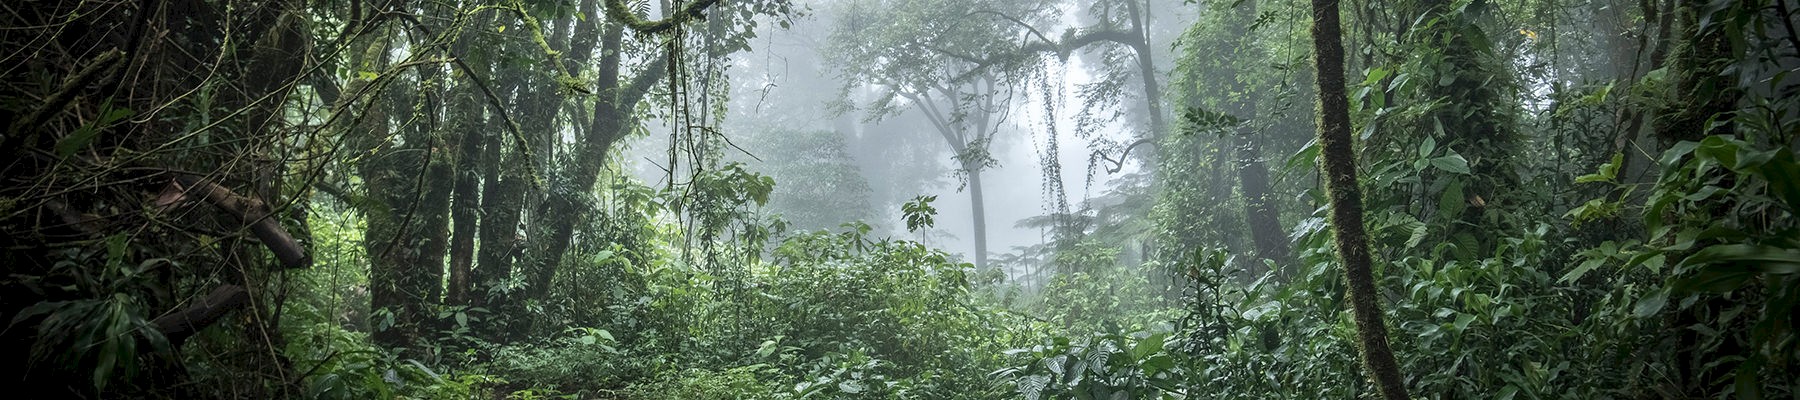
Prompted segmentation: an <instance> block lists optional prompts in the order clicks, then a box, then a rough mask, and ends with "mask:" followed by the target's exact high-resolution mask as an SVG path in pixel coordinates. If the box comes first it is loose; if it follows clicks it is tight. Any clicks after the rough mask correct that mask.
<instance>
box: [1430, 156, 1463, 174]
mask: <svg viewBox="0 0 1800 400" xmlns="http://www.w3.org/2000/svg"><path fill="white" fill-rule="evenodd" d="M1431 166H1432V167H1437V169H1440V170H1444V172H1449V173H1453V174H1462V175H1468V174H1469V160H1467V159H1464V158H1463V156H1462V155H1461V154H1451V155H1447V156H1443V157H1437V158H1432V159H1431Z"/></svg>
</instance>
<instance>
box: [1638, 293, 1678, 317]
mask: <svg viewBox="0 0 1800 400" xmlns="http://www.w3.org/2000/svg"><path fill="white" fill-rule="evenodd" d="M1668 303H1669V289H1668V288H1663V289H1659V290H1657V291H1655V292H1650V295H1649V296H1644V298H1641V299H1638V302H1637V308H1634V309H1632V310H1631V315H1634V316H1637V317H1638V318H1645V317H1649V316H1652V315H1656V313H1657V312H1658V311H1662V309H1663V305H1665V304H1668Z"/></svg>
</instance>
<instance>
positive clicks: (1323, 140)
mask: <svg viewBox="0 0 1800 400" xmlns="http://www.w3.org/2000/svg"><path fill="white" fill-rule="evenodd" d="M1337 2H1338V0H1312V17H1313V26H1312V37H1313V54H1314V59H1313V62H1314V64H1313V66H1314V68H1315V69H1316V70H1317V71H1318V75H1317V76H1316V81H1317V84H1318V88H1317V89H1318V95H1319V103H1318V112H1319V143H1320V145H1321V147H1322V149H1321V151H1322V153H1321V154H1320V157H1321V158H1323V159H1324V160H1323V162H1322V163H1321V166H1320V168H1321V173H1323V174H1325V177H1326V179H1325V190H1326V191H1327V192H1329V194H1330V201H1331V227H1332V231H1333V234H1334V235H1335V236H1336V240H1335V241H1334V242H1335V243H1336V248H1337V254H1338V258H1339V259H1340V261H1342V262H1343V263H1344V277H1345V279H1346V280H1347V281H1348V283H1349V285H1348V286H1349V299H1350V311H1351V313H1352V316H1353V317H1354V319H1355V320H1356V336H1357V342H1358V343H1357V344H1358V346H1357V348H1358V350H1360V352H1361V355H1362V360H1363V367H1364V370H1365V371H1367V372H1368V373H1369V375H1370V378H1373V379H1374V381H1375V386H1376V388H1377V389H1378V390H1380V392H1381V396H1382V398H1385V399H1388V400H1407V399H1408V396H1407V393H1406V382H1405V381H1404V380H1403V376H1402V375H1401V374H1400V366H1399V364H1398V363H1397V362H1395V360H1394V351H1393V349H1392V348H1390V347H1389V346H1388V339H1387V325H1386V323H1385V322H1383V318H1382V313H1381V306H1380V304H1379V303H1377V298H1376V295H1377V292H1376V287H1375V274H1374V272H1373V269H1372V268H1371V265H1370V264H1373V261H1372V259H1371V257H1370V255H1369V241H1368V239H1369V238H1368V236H1367V235H1366V234H1365V232H1364V231H1363V215H1362V189H1361V188H1359V187H1358V186H1357V185H1358V183H1357V179H1356V150H1355V149H1354V148H1353V147H1352V146H1353V145H1352V143H1351V136H1350V103H1349V93H1348V92H1347V91H1346V89H1345V88H1344V47H1343V39H1342V38H1341V37H1340V36H1341V35H1342V34H1343V33H1342V32H1343V30H1342V28H1341V27H1340V26H1339V25H1338V7H1337Z"/></svg>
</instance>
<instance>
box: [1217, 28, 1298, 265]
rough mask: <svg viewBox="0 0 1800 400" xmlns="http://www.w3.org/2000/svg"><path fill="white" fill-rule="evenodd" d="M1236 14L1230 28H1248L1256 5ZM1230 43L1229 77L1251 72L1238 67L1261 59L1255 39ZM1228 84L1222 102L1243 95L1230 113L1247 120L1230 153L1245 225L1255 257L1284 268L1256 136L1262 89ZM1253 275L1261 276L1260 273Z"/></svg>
mask: <svg viewBox="0 0 1800 400" xmlns="http://www.w3.org/2000/svg"><path fill="white" fill-rule="evenodd" d="M1236 11H1237V13H1236V15H1234V16H1233V17H1234V20H1233V21H1232V23H1233V25H1240V26H1248V25H1250V24H1251V23H1254V22H1255V20H1256V2H1255V1H1254V0H1247V1H1245V2H1243V3H1242V4H1238V6H1237V10H1236ZM1230 42H1231V44H1230V46H1229V48H1228V49H1227V50H1226V52H1225V54H1227V55H1229V56H1230V57H1233V59H1231V60H1226V61H1224V63H1225V64H1226V65H1229V66H1230V68H1229V69H1230V70H1232V71H1230V72H1231V75H1242V74H1249V73H1251V72H1250V71H1248V70H1240V67H1242V66H1244V65H1246V64H1247V63H1246V62H1245V59H1246V58H1249V59H1251V60H1261V58H1260V57H1254V56H1255V55H1259V54H1256V53H1260V51H1257V49H1256V48H1255V46H1256V43H1255V38H1254V37H1252V36H1250V35H1240V36H1238V37H1237V38H1235V39H1231V41H1230ZM1230 81H1231V82H1232V86H1233V88H1232V90H1231V91H1230V92H1228V98H1227V99H1225V101H1230V99H1229V96H1231V95H1236V96H1242V99H1243V100H1242V101H1240V102H1238V103H1237V107H1236V108H1237V109H1236V110H1235V112H1234V113H1233V114H1235V115H1237V116H1238V117H1239V118H1242V119H1244V121H1246V122H1245V123H1243V124H1241V125H1240V126H1239V127H1238V129H1237V132H1236V134H1234V135H1232V141H1233V142H1234V143H1233V145H1232V147H1233V152H1232V153H1233V156H1234V158H1235V161H1236V164H1237V176H1238V184H1239V188H1240V189H1242V190H1243V195H1244V222H1245V224H1246V225H1249V228H1250V239H1251V241H1252V242H1253V244H1254V245H1255V248H1256V257H1257V258H1259V259H1268V260H1275V263H1276V265H1285V264H1287V261H1288V253H1289V250H1288V244H1287V233H1285V232H1283V230H1282V228H1281V209H1280V204H1279V203H1278V202H1277V199H1275V198H1274V195H1273V194H1271V193H1269V166H1268V164H1267V163H1265V162H1263V159H1262V157H1263V155H1262V143H1261V142H1260V141H1259V140H1258V137H1257V133H1258V132H1257V129H1256V127H1257V125H1258V123H1257V122H1258V121H1257V119H1258V118H1257V114H1258V112H1259V110H1258V104H1259V103H1258V100H1259V99H1258V97H1259V96H1261V95H1262V94H1263V93H1261V91H1262V88H1250V87H1247V86H1248V85H1246V84H1245V80H1244V79H1230ZM1263 125H1268V124H1263ZM1256 264H1257V265H1254V266H1252V267H1251V270H1252V271H1259V270H1258V268H1260V267H1261V263H1256ZM1256 274H1257V275H1260V273H1256ZM1252 279H1254V276H1253V277H1252Z"/></svg>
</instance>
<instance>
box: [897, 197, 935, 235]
mask: <svg viewBox="0 0 1800 400" xmlns="http://www.w3.org/2000/svg"><path fill="white" fill-rule="evenodd" d="M936 200H937V196H918V197H914V198H913V200H912V201H909V202H906V203H903V204H900V215H902V216H903V218H902V219H905V220H906V231H907V232H918V231H919V229H923V228H930V227H931V226H932V225H934V223H933V222H932V220H931V218H932V217H933V216H936V215H937V207H932V206H931V202H933V201H936Z"/></svg>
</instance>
